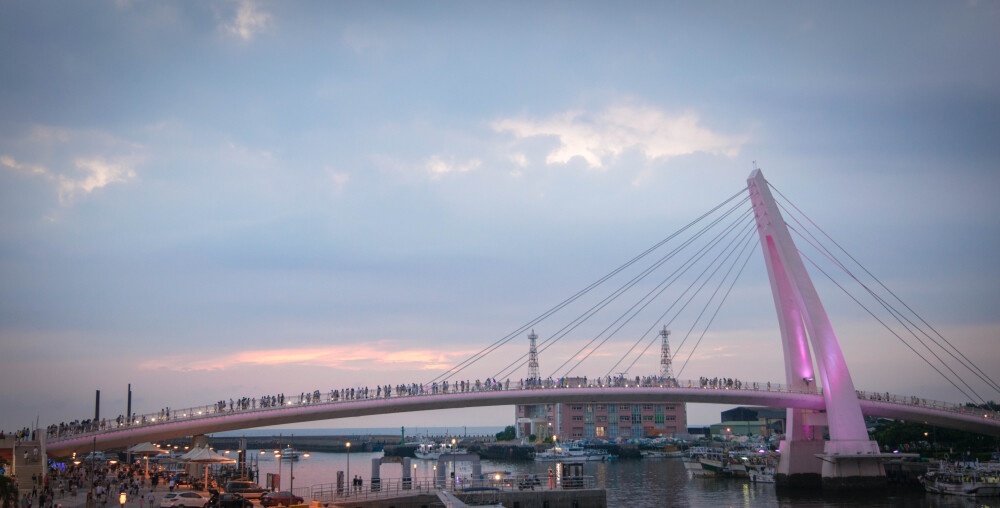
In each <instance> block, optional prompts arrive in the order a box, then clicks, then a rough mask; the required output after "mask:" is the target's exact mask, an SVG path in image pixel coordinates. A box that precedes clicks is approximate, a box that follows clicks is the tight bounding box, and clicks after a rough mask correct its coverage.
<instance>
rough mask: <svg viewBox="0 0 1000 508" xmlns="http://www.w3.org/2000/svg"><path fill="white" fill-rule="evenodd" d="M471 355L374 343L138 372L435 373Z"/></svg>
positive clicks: (160, 362) (179, 361)
mask: <svg viewBox="0 0 1000 508" xmlns="http://www.w3.org/2000/svg"><path fill="white" fill-rule="evenodd" d="M472 353H473V351H435V350H430V349H404V348H400V347H399V345H398V344H396V343H394V342H392V341H378V342H370V343H361V344H351V345H344V346H322V347H302V348H286V349H261V350H255V351H243V352H238V353H232V354H229V355H213V357H212V358H202V357H198V358H196V359H192V358H190V357H186V356H172V357H158V358H156V359H153V360H148V361H146V362H144V363H143V364H142V366H141V368H143V369H168V370H177V371H181V372H191V371H209V370H226V369H230V368H236V367H241V366H257V365H301V366H318V367H336V368H339V369H346V370H360V369H365V370H387V371H388V370H400V369H419V370H439V369H444V368H448V367H449V366H451V365H454V364H455V359H457V358H462V357H465V356H468V355H470V354H472Z"/></svg>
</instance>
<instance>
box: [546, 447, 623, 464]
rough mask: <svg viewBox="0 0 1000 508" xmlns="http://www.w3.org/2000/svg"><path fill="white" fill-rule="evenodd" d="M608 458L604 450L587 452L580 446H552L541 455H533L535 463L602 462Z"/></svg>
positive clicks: (587, 450)
mask: <svg viewBox="0 0 1000 508" xmlns="http://www.w3.org/2000/svg"><path fill="white" fill-rule="evenodd" d="M608 458H609V456H608V452H606V451H604V450H589V449H586V448H583V447H580V446H569V447H566V448H562V447H560V446H553V447H552V448H549V449H548V450H545V451H543V452H542V453H536V454H535V462H560V461H574V462H603V461H605V460H607V459H608Z"/></svg>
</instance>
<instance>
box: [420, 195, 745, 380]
mask: <svg viewBox="0 0 1000 508" xmlns="http://www.w3.org/2000/svg"><path fill="white" fill-rule="evenodd" d="M746 189H747V187H744V188H742V189H740V190H739V191H738V192H736V193H734V194H733V195H732V196H730V197H728V198H726V199H725V200H724V201H722V202H721V203H719V204H718V205H716V206H715V207H713V208H712V209H711V210H709V211H707V212H705V213H704V214H702V215H701V216H699V217H698V218H696V219H694V220H693V221H691V222H689V223H688V224H686V225H685V226H684V227H682V228H681V229H679V230H677V231H675V232H674V233H672V234H670V235H669V236H667V237H666V238H664V239H663V240H661V241H659V242H657V243H656V244H654V245H653V246H652V247H649V248H648V249H646V250H645V251H644V252H642V253H641V254H639V255H638V256H636V257H634V258H632V259H631V260H629V261H627V262H626V263H625V264H623V265H621V266H619V267H618V268H616V269H614V270H612V271H611V272H610V273H608V274H607V275H605V276H604V277H601V278H600V279H598V280H597V281H596V282H594V283H592V284H590V285H589V286H587V287H585V288H584V289H582V290H580V291H578V292H577V293H576V294H574V295H573V296H571V297H569V298H567V299H565V300H563V301H562V302H560V303H559V304H557V305H556V306H554V307H552V308H551V309H549V310H547V311H546V312H543V313H542V314H541V315H539V316H538V317H536V318H535V319H533V320H531V321H529V322H528V323H526V324H524V325H522V326H521V327H520V328H518V329H517V330H515V331H513V332H511V333H510V334H508V335H506V336H505V337H503V338H501V339H499V340H497V341H495V342H494V343H493V344H491V345H490V346H487V347H485V348H483V349H482V350H480V351H479V352H477V353H475V354H473V355H472V356H470V357H469V358H467V359H465V360H463V361H462V362H460V363H458V364H457V365H455V366H453V367H451V368H450V369H448V370H447V371H445V372H444V373H442V374H440V375H438V376H437V377H435V378H434V379H432V380H431V381H429V382H428V384H430V383H434V382H436V381H438V380H440V379H442V378H444V377H446V376H447V377H451V376H453V375H455V374H458V373H459V372H461V371H462V370H464V369H466V368H467V367H469V366H471V365H472V364H473V363H475V362H477V361H479V360H480V359H482V358H483V357H485V356H486V355H487V354H489V353H492V352H493V351H495V350H496V349H497V348H499V347H500V346H503V345H504V344H506V343H507V342H509V341H510V340H511V339H513V338H514V337H516V336H517V335H519V334H521V333H523V332H524V331H525V330H527V329H528V328H530V327H531V326H534V325H535V324H536V323H538V322H540V321H542V320H544V319H545V318H547V317H549V316H551V315H552V314H554V313H556V312H558V311H559V310H561V309H562V308H564V307H565V306H567V305H569V304H570V303H572V302H574V301H576V300H577V299H578V298H580V297H581V296H583V295H584V294H586V293H588V292H589V291H590V290H592V289H594V288H595V287H597V286H599V285H600V284H602V283H604V282H605V281H607V280H608V279H610V278H611V277H613V276H615V275H617V274H618V273H619V272H621V271H622V270H624V269H626V268H628V267H629V266H631V265H632V264H634V263H635V262H637V261H638V260H640V259H642V258H643V257H645V256H646V255H648V254H649V253H650V252H653V251H654V250H656V249H658V248H660V247H661V246H662V245H663V244H665V243H667V242H669V241H670V240H672V239H673V238H675V237H676V236H678V235H680V234H681V233H683V232H684V231H686V230H687V229H689V228H690V227H691V226H693V225H695V224H697V223H698V222H700V221H701V220H702V219H704V218H705V217H708V216H709V215H711V214H713V213H715V211H716V210H718V209H720V208H722V207H723V206H725V205H726V204H727V203H729V202H730V201H732V200H733V199H736V197H738V196H740V195H741V194H743V193H744V192H745V191H746Z"/></svg>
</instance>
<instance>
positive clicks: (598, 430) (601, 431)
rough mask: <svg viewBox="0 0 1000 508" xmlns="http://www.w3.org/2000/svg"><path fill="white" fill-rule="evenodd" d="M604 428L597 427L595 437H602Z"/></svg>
mask: <svg viewBox="0 0 1000 508" xmlns="http://www.w3.org/2000/svg"><path fill="white" fill-rule="evenodd" d="M604 433H605V430H604V427H597V437H604Z"/></svg>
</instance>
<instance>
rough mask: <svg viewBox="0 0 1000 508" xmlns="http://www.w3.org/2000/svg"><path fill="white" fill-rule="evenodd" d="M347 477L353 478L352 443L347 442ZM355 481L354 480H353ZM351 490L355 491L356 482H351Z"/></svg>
mask: <svg viewBox="0 0 1000 508" xmlns="http://www.w3.org/2000/svg"><path fill="white" fill-rule="evenodd" d="M347 477H348V478H351V442H350V441H348V442H347ZM351 479H352V480H353V478H351ZM351 490H354V482H353V481H352V482H351Z"/></svg>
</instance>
